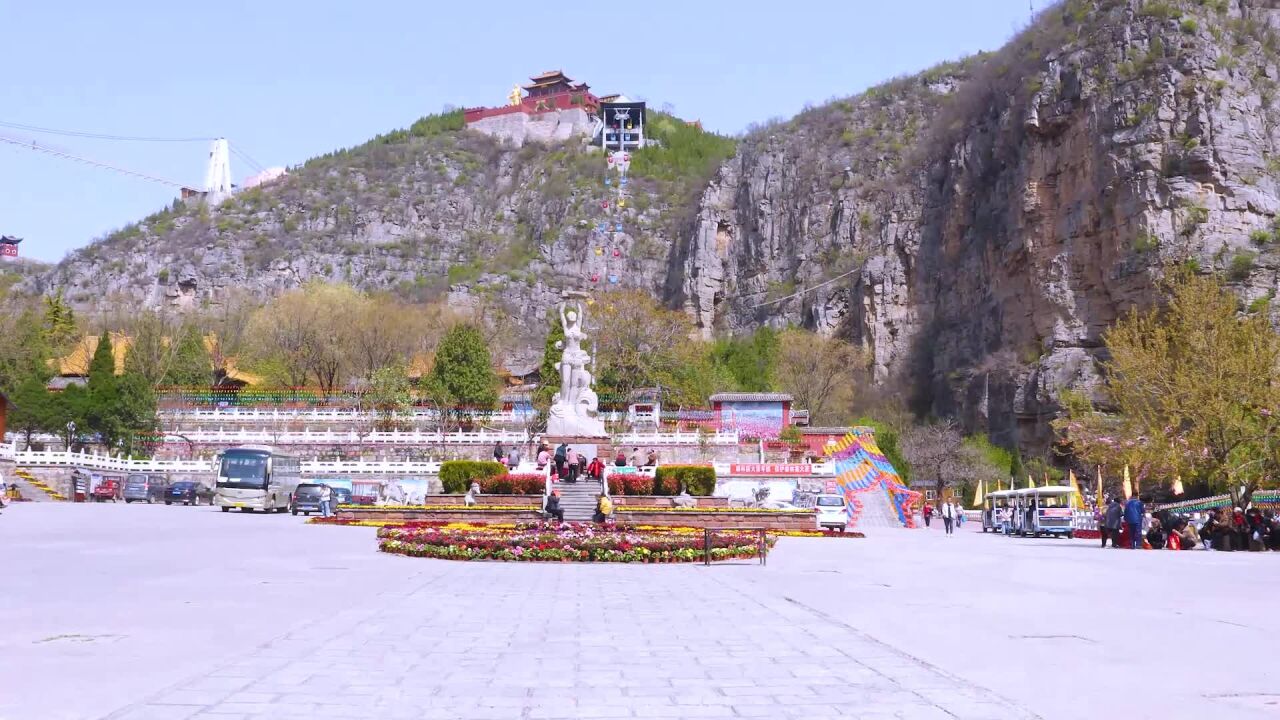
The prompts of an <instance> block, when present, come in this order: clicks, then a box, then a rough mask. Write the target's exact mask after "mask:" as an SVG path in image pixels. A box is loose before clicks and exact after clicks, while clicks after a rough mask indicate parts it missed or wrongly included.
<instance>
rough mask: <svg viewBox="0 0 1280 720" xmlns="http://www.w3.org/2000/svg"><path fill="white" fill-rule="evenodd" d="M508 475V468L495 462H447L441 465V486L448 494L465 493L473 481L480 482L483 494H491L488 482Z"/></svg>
mask: <svg viewBox="0 0 1280 720" xmlns="http://www.w3.org/2000/svg"><path fill="white" fill-rule="evenodd" d="M506 474H507V466H506V465H503V464H502V463H500V462H494V461H493V460H447V461H445V462H443V463H440V484H441V485H444V491H445V492H446V493H455V494H456V493H464V492H466V491H467V487H468V486H470V485H471V481H472V480H479V481H480V490H481V492H490V489H489V485H488V482H489V481H491V480H492V478H495V477H497V476H499V475H506Z"/></svg>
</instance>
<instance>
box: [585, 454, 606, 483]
mask: <svg viewBox="0 0 1280 720" xmlns="http://www.w3.org/2000/svg"><path fill="white" fill-rule="evenodd" d="M587 477H589V478H591V479H592V480H601V479H603V478H604V461H603V460H601V459H600V458H598V457H594V458H591V464H590V465H588V466H587Z"/></svg>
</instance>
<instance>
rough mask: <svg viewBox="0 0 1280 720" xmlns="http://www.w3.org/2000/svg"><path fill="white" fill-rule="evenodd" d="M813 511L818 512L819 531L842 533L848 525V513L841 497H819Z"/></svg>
mask: <svg viewBox="0 0 1280 720" xmlns="http://www.w3.org/2000/svg"><path fill="white" fill-rule="evenodd" d="M815 509H816V510H817V511H818V529H819V530H839V531H840V532H844V529H845V526H846V525H848V523H849V511H848V510H847V509H846V506H845V500H844V496H843V495H819V496H818V499H817V503H816V508H815Z"/></svg>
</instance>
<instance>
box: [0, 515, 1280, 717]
mask: <svg viewBox="0 0 1280 720" xmlns="http://www.w3.org/2000/svg"><path fill="white" fill-rule="evenodd" d="M0 548H2V552H3V558H4V561H3V573H2V574H0V578H3V579H2V580H0V627H3V634H2V635H0V720H62V719H68V720H69V719H73V718H74V719H89V718H107V719H110V720H144V719H146V720H178V719H186V718H220V719H222V720H228V719H231V718H276V717H284V718H289V717H299V718H305V717H317V718H378V719H380V720H381V719H383V718H391V719H394V718H406V719H408V718H501V719H506V718H622V717H669V718H703V717H765V718H786V717H796V718H827V717H859V718H920V719H924V718H1035V717H1043V718H1063V719H1068V718H1070V719H1072V720H1078V719H1079V718H1089V717H1102V716H1116V717H1127V718H1199V717H1216V716H1218V715H1219V714H1221V715H1222V716H1224V717H1231V718H1233V720H1247V719H1251V718H1263V717H1272V718H1274V717H1277V716H1278V715H1280V682H1278V680H1280V677H1278V674H1280V670H1278V666H1280V663H1277V662H1276V660H1275V657H1276V654H1275V649H1276V648H1277V647H1280V615H1278V614H1277V613H1276V607H1277V602H1276V598H1277V597H1280V553H1267V554H1250V553H1232V554H1227V553H1209V552H1183V553H1172V552H1167V551H1161V552H1128V551H1112V550H1110V549H1108V550H1100V549H1098V548H1097V547H1096V546H1095V543H1094V542H1089V541H1083V540H1079V541H1069V540H1048V539H1045V540H1029V539H1028V540H1017V539H1007V538H1003V537H992V536H984V535H983V534H982V533H980V532H977V531H976V530H975V529H974V528H973V525H972V524H970V525H968V526H966V527H965V528H964V529H963V530H961V531H960V532H959V533H958V534H957V535H954V536H951V537H947V536H945V535H943V533H942V531H941V529H940V528H934V529H932V530H918V531H906V530H888V531H880V532H878V533H875V534H873V535H872V536H871V537H868V538H867V539H865V540H828V539H817V538H815V539H807V538H806V539H796V538H786V539H783V540H782V541H781V542H780V543H779V545H778V547H777V548H776V550H775V551H774V553H773V554H772V555H771V556H770V558H769V565H768V566H767V567H760V566H758V565H752V564H749V563H742V564H733V565H720V566H716V567H711V568H705V567H701V566H691V565H690V566H684V565H659V566H639V565H627V566H620V565H599V566H593V565H536V564H531V565H524V564H498V563H453V562H446V561H432V560H423V559H417V558H406V557H399V556H385V555H381V554H378V553H377V552H375V543H374V531H373V530H372V529H370V528H343V527H314V526H305V525H303V524H302V521H301V518H295V517H291V516H286V515H279V516H264V515H261V514H254V515H243V514H238V513H230V514H224V513H220V512H217V511H216V510H213V509H209V508H204V507H199V508H188V507H165V506H163V505H153V506H148V505H128V506H126V505H66V504H53V503H42V504H35V503H29V504H24V505H22V506H19V507H14V508H10V509H8V510H5V511H4V512H3V514H0Z"/></svg>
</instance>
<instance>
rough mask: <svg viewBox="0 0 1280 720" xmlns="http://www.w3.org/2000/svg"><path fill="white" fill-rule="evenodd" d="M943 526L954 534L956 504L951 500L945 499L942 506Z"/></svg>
mask: <svg viewBox="0 0 1280 720" xmlns="http://www.w3.org/2000/svg"><path fill="white" fill-rule="evenodd" d="M941 515H942V527H943V528H944V529H945V530H946V531H947V534H948V535H950V534H952V530H953V527H954V525H955V522H956V506H955V505H954V504H953V503H952V502H951V501H950V500H944V501H943V502H942V508H941Z"/></svg>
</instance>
